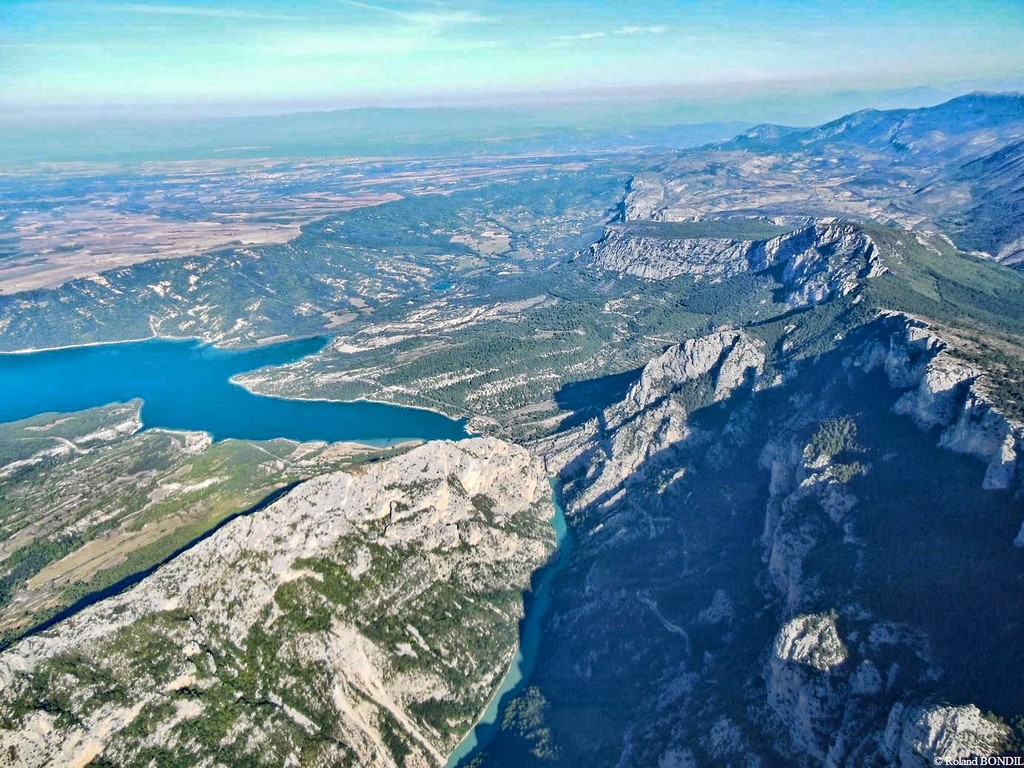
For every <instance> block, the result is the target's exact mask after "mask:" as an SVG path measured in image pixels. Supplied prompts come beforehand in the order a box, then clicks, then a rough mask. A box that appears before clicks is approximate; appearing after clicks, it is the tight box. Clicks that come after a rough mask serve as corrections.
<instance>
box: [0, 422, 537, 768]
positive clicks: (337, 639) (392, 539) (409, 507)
mask: <svg viewBox="0 0 1024 768" xmlns="http://www.w3.org/2000/svg"><path fill="white" fill-rule="evenodd" d="M552 513H553V507H552V505H551V500H550V487H549V485H548V481H547V477H546V475H545V473H544V470H543V467H542V465H541V463H540V462H539V460H536V459H534V458H532V457H531V455H530V454H529V453H528V452H527V451H526V450H525V449H523V448H520V447H518V446H514V445H511V444H509V443H505V442H502V441H500V440H496V439H492V438H479V439H472V440H466V441H462V442H459V443H451V442H436V443H428V444H426V445H423V446H421V447H419V448H416V449H413V450H411V451H409V452H408V453H405V454H402V455H400V456H397V457H394V458H391V459H389V460H387V461H380V462H376V463H369V464H366V465H363V466H361V467H358V468H357V469H355V470H353V471H346V472H335V473H331V474H328V475H324V476H321V477H317V478H315V479H313V480H310V481H308V482H306V483H304V484H303V485H301V486H299V487H298V488H296V489H295V490H293V491H292V492H291V493H289V494H288V495H286V496H285V497H283V498H282V499H280V500H278V501H277V502H275V503H274V504H272V505H270V506H269V507H267V508H265V509H263V510H260V511H258V512H256V513H254V514H252V515H251V516H248V517H243V518H239V519H236V520H234V521H232V522H231V523H229V524H228V525H226V526H225V527H224V528H222V529H221V530H220V531H218V532H217V533H215V534H214V535H212V536H211V537H210V538H208V539H206V540H205V541H203V542H201V543H199V544H197V545H196V546H195V547H193V548H192V549H190V550H188V551H187V552H185V553H183V554H182V555H180V556H179V557H177V558H176V559H175V560H173V561H172V562H171V563H169V564H168V565H166V566H164V567H162V568H160V569H159V570H158V571H157V572H156V573H154V574H153V575H152V576H150V577H148V578H146V579H144V580H143V581H142V582H140V583H139V584H138V585H137V586H136V587H134V588H133V589H131V590H129V591H128V592H125V593H123V594H121V595H119V596H117V597H113V598H110V599H107V600H104V601H102V602H99V603H97V604H95V605H93V606H91V607H89V608H87V609H85V610H83V611H81V612H80V613H78V614H76V615H75V616H73V617H72V618H70V619H68V620H66V621H64V622H61V623H60V624H58V625H56V626H55V627H54V628H53V629H51V630H48V631H47V632H44V633H42V634H40V635H36V636H33V637H29V638H27V639H25V640H23V641H21V642H20V643H19V644H17V645H16V646H15V647H14V648H12V649H11V650H9V651H7V652H5V653H3V654H2V655H0V715H3V714H6V713H9V712H10V711H11V708H12V707H13V706H14V705H15V704H16V703H17V702H18V701H19V697H20V696H21V695H22V694H24V692H25V691H26V685H30V684H32V683H33V682H34V683H35V684H37V685H43V688H44V690H54V691H56V692H57V693H55V694H54V695H57V694H59V690H60V687H61V684H60V679H61V678H59V677H58V678H53V677H49V678H48V677H46V676H45V675H43V670H46V669H50V668H52V666H53V664H54V663H57V662H61V663H62V664H64V665H65V666H64V667H62V668H66V669H68V671H69V674H71V675H80V674H82V673H81V671H80V670H81V669H82V668H83V667H82V665H83V664H84V665H85V666H86V667H88V668H89V669H91V670H93V671H94V672H95V671H96V670H99V671H100V672H101V673H102V675H109V676H112V677H113V679H114V680H116V681H118V683H117V685H118V686H120V687H119V688H118V691H119V693H118V699H119V701H118V702H117V703H116V704H115V703H113V702H111V703H110V704H102V705H100V706H98V707H94V706H93V705H92V704H90V703H89V701H88V700H89V698H90V696H93V697H94V699H93V700H94V702H95V701H96V698H95V697H96V696H97V695H100V694H102V691H103V688H102V686H101V688H100V689H98V691H99V694H96V692H94V691H93V690H92V689H91V687H90V684H89V683H88V682H86V679H85V678H83V679H82V680H81V681H79V682H77V683H75V684H74V685H72V686H70V689H71V690H72V691H77V693H76V695H77V696H84V697H85V699H84V700H83V701H82V702H81V703H80V704H74V703H73V704H72V705H71V706H72V709H73V714H77V715H78V717H77V719H78V722H75V721H74V719H73V720H72V721H71V722H70V723H69V722H65V721H61V720H58V719H55V717H54V716H53V714H51V713H50V712H47V711H42V710H33V709H31V708H30V709H29V711H28V713H27V714H26V715H24V717H20V716H19V717H18V718H16V720H15V722H18V723H19V726H18V727H15V728H8V729H6V730H4V729H0V751H2V753H3V754H5V755H7V754H8V750H13V752H11V753H10V754H17V755H18V761H19V764H22V765H28V766H43V765H53V764H62V765H64V764H75V763H76V761H77V762H80V763H84V762H85V760H86V758H87V757H88V756H89V755H96V754H99V753H100V752H102V751H105V750H108V749H109V750H112V754H120V755H121V758H122V759H123V760H126V761H127V762H129V763H130V762H131V761H132V759H133V758H132V755H133V754H134V753H133V752H132V751H131V750H132V749H133V748H135V749H137V748H138V747H139V746H140V745H139V743H138V737H134V738H132V739H126V740H125V741H124V742H119V741H118V734H119V732H121V731H122V730H123V729H124V728H126V727H128V726H129V725H131V724H132V723H133V722H135V720H136V719H137V718H138V717H139V716H140V713H142V712H143V711H146V712H150V713H151V712H153V711H154V709H153V708H154V707H160V706H162V705H163V706H166V704H168V703H172V700H174V699H175V697H176V696H180V695H182V694H180V693H179V692H180V691H182V690H183V689H191V690H199V691H209V692H211V693H209V694H204V695H202V696H201V697H200V699H199V700H200V701H206V700H207V699H206V698H205V696H206V695H210V696H213V694H216V693H217V692H219V691H231V690H237V691H238V695H244V696H245V697H248V696H253V695H257V696H259V697H261V698H265V699H268V700H271V701H277V702H279V703H278V704H277V705H276V706H277V707H278V713H277V714H275V715H274V716H273V717H272V718H271V719H270V720H268V721H267V723H269V724H264V725H262V726H259V727H257V726H256V725H254V724H250V725H249V726H245V725H244V724H243V723H241V722H239V723H238V724H237V725H238V729H239V730H238V734H239V738H240V739H241V741H239V742H237V744H232V745H229V746H230V748H237V749H239V750H240V751H239V755H241V754H244V753H245V751H247V750H249V749H251V748H259V747H258V746H257V747H253V745H258V744H259V743H260V739H265V740H266V741H267V744H266V745H265V746H264V747H263V749H271V748H273V749H283V750H284V752H283V753H281V754H280V759H281V764H286V763H289V762H290V763H292V764H298V763H299V762H301V760H299V758H298V756H297V753H296V754H295V755H290V754H289V753H288V751H287V749H288V748H287V747H285V746H281V745H282V744H288V743H291V741H293V740H294V737H293V736H290V735H289V734H292V733H293V731H294V729H296V728H298V729H299V731H304V732H307V733H310V734H312V735H319V730H320V729H321V728H322V727H324V726H323V725H321V724H322V723H323V722H324V720H323V718H322V715H323V713H324V712H325V711H328V712H330V710H331V708H332V706H333V710H334V711H333V712H330V717H329V718H328V720H329V721H330V722H331V723H332V727H334V729H335V732H334V733H333V734H324V736H325V738H324V739H323V744H324V745H326V746H322V749H323V750H324V751H322V752H321V753H319V754H320V757H321V758H324V759H329V760H336V761H340V760H342V759H343V758H344V757H345V756H346V755H348V756H349V757H350V758H353V759H355V761H356V762H357V763H359V764H364V765H368V764H374V765H394V764H396V760H397V757H396V756H395V755H394V753H393V751H392V748H391V746H389V745H390V744H393V743H394V738H398V737H397V736H395V737H392V736H391V735H389V734H401V741H402V743H404V744H405V748H406V749H407V750H408V751H409V754H410V757H409V760H410V761H411V762H407V764H410V765H412V764H415V765H436V764H442V763H443V762H444V760H445V758H446V755H447V752H448V751H449V750H450V749H451V748H453V747H454V745H455V744H456V743H457V742H458V740H460V739H461V736H462V735H463V733H464V732H465V730H467V729H468V727H469V725H470V722H469V721H468V720H467V721H466V722H465V723H464V725H463V726H462V727H461V728H460V727H455V728H453V729H451V730H445V731H444V732H441V731H438V730H436V729H435V727H434V726H433V725H431V724H430V722H428V721H426V720H424V719H423V717H422V716H420V715H418V714H417V713H418V712H419V710H417V707H421V706H423V705H424V704H425V703H428V702H430V701H442V700H444V701H461V702H462V703H463V705H464V706H469V707H470V708H471V709H474V708H476V709H482V708H483V706H484V705H485V703H486V699H487V697H488V696H489V693H490V691H491V690H493V687H494V686H495V685H496V683H497V681H498V680H499V679H500V676H501V675H502V674H503V672H504V669H503V667H501V666H500V663H494V662H495V661H496V662H500V661H501V660H502V659H504V660H505V661H507V659H508V658H510V657H511V654H512V653H513V651H514V647H513V646H514V638H515V624H516V621H517V620H518V618H519V616H520V615H521V611H522V604H521V599H520V598H519V595H518V593H519V592H520V591H521V590H522V589H524V588H525V587H527V586H528V584H529V578H530V574H531V573H532V571H534V570H535V569H536V568H538V567H539V566H540V565H541V564H542V563H543V562H544V560H545V558H546V557H547V555H548V554H549V553H550V551H551V549H552V545H553V533H552V531H551V528H550V525H549V523H548V521H549V519H550V517H551V515H552ZM317 564H319V565H317ZM396 564H400V565H399V566H398V567H397V568H396ZM335 567H337V568H338V569H339V570H340V571H341V573H340V574H339V575H332V574H334V573H335V572H336V571H335V570H333V569H334V568H335ZM318 568H319V569H320V570H317V569H318ZM323 569H327V570H323ZM327 578H331V579H334V580H335V581H334V582H332V583H336V584H338V585H339V586H338V587H336V588H335V589H343V590H345V593H346V594H349V595H351V597H350V598H348V600H351V601H356V602H354V603H352V604H348V603H347V602H346V600H345V599H342V600H341V601H340V602H326V603H325V602H324V600H325V598H326V597H327V596H329V595H332V594H334V593H332V592H329V591H328V592H323V593H322V596H319V595H321V593H320V592H318V586H319V585H320V584H324V583H325V579H327ZM339 579H340V581H338V580H339ZM437 590H440V591H439V592H438V591H437ZM509 590H511V592H510V593H509V595H508V597H509V599H508V600H506V601H503V602H500V603H497V604H494V605H493V607H491V606H489V604H488V603H487V602H486V601H487V600H488V599H489V598H488V595H492V594H494V593H495V592H499V593H501V592H504V591H509ZM436 595H440V597H436ZM438 600H440V602H438ZM290 606H291V607H290ZM476 606H486V607H481V608H480V609H479V610H476V609H475V607H476ZM368 611H375V612H377V613H379V614H380V615H381V616H383V617H393V618H394V624H395V628H394V630H393V632H396V633H398V634H397V635H396V637H395V638H394V639H389V638H386V637H385V636H384V635H381V634H380V632H381V630H380V629H379V628H378V627H374V626H369V627H364V626H363V625H362V624H361V623H360V621H361V619H363V615H362V614H363V613H364V612H368ZM437 611H446V612H448V613H449V614H450V618H446V619H445V620H444V621H442V622H440V623H439V622H438V621H437V620H434V619H429V618H428V615H429V616H433V615H436V613H437ZM305 612H311V616H312V617H317V616H319V617H321V618H319V619H318V620H317V621H316V622H315V623H313V624H312V625H310V626H306V625H304V624H303V623H302V616H303V615H305ZM375 615H376V614H375ZM481 617H483V618H481ZM496 617H501V618H496ZM296 622H298V623H296ZM481 622H482V623H481ZM403 627H404V629H403ZM499 627H500V630H499ZM254 629H255V630H257V631H258V633H257V635H255V636H254V635H253V634H252V633H253V631H254ZM370 630H373V631H370ZM496 631H497V634H496V635H495V636H494V637H493V638H490V639H489V638H488V634H489V633H492V632H496ZM464 632H470V633H471V634H472V635H473V636H474V637H475V639H476V640H477V641H489V642H493V643H496V644H497V645H496V646H495V649H494V650H495V658H494V661H492V662H491V664H489V665H482V664H480V663H479V662H480V660H479V659H478V658H476V657H474V656H473V652H472V651H471V650H470V649H469V645H468V643H467V639H466V638H465V637H462V635H461V633H464ZM254 637H255V638H256V639H257V640H260V638H263V640H261V642H264V643H265V642H267V640H266V638H268V637H269V638H270V639H271V641H272V642H273V643H279V644H280V650H279V651H275V652H274V655H275V656H276V657H277V658H279V659H280V660H281V663H283V664H284V665H285V669H286V670H288V669H290V670H292V671H291V672H287V671H284V672H281V673H279V674H280V675H281V677H279V678H268V679H267V680H264V677H262V676H263V675H265V674H266V668H267V664H269V663H270V659H268V658H263V657H260V656H258V655H253V654H256V651H254V650H253V646H252V643H253V642H255V641H254V640H253V638H254ZM127 638H137V639H133V640H129V639H127ZM382 638H383V639H382ZM398 641H401V642H398ZM152 643H156V646H151V644H152ZM166 643H170V644H171V646H172V647H173V646H175V645H176V646H178V649H179V650H178V652H176V653H173V654H172V655H171V657H170V660H169V661H168V660H163V661H161V662H156V663H153V664H149V665H147V666H146V668H144V669H142V670H138V669H135V668H134V667H133V666H132V665H133V664H135V663H137V661H138V659H139V658H140V654H146V653H150V652H154V653H155V652H156V651H153V650H152V648H153V647H155V648H156V649H158V650H159V653H161V654H163V653H164V651H163V650H160V649H163V648H165V644H166ZM126 646H127V647H126ZM271 647H276V646H271ZM403 647H404V648H407V649H409V650H412V649H415V650H414V651H413V655H412V657H411V658H413V659H415V661H416V663H415V664H411V663H410V662H409V660H408V659H409V658H410V657H409V653H408V650H405V651H403ZM211 654H212V655H211ZM160 658H161V659H165V657H164V656H160ZM214 658H216V662H214ZM68 659H72V660H77V661H74V662H73V663H72V662H69V661H67V660H68ZM62 660H63V661H62ZM449 665H452V666H454V668H457V669H460V670H464V671H465V672H467V673H469V674H471V676H472V678H473V679H472V680H471V681H468V682H466V681H464V682H463V683H462V684H461V685H458V686H455V685H453V684H452V683H451V682H449V680H448V678H447V677H446V674H445V673H446V670H447V669H448V666H449ZM304 669H305V670H312V671H311V672H308V674H309V675H312V678H311V679H312V680H313V681H315V684H313V683H301V682H299V681H300V680H301V679H302V678H301V677H297V678H296V679H295V680H293V679H292V675H296V676H297V675H299V674H300V672H301V671H302V670H304ZM252 675H255V676H256V677H255V680H256V681H257V682H255V683H250V684H249V685H255V686H256V688H255V689H250V688H238V686H239V685H241V684H240V683H239V682H237V681H239V680H241V679H243V676H246V677H245V679H249V676H252ZM68 679H69V680H73V678H68ZM41 680H49V681H50V682H46V683H40V682H39V681H41ZM295 686H298V688H296V687H295ZM304 686H308V688H305V687H304ZM297 691H299V692H301V693H297ZM324 697H325V698H324ZM29 700H30V701H32V700H33V699H29ZM211 700H214V701H221V702H223V701H227V702H229V703H230V702H231V701H233V700H235V699H234V698H233V694H231V693H226V694H225V695H224V696H223V697H222V698H214V699H211ZM19 706H21V705H19ZM306 707H308V708H306ZM303 708H306V711H305V712H303V711H302V710H303ZM250 709H251V708H250ZM189 713H191V714H189ZM186 714H188V715H189V717H192V716H195V717H202V716H203V715H201V714H199V713H197V712H195V711H194V708H193V709H188V710H187V712H186ZM147 716H148V715H147ZM183 717H184V715H183ZM161 727H162V728H163V729H164V731H166V732H167V734H169V735H167V736H166V741H165V742H164V743H163V744H162V746H164V747H166V748H169V749H171V750H172V751H177V752H178V753H181V754H185V753H189V752H191V751H192V750H193V749H196V750H200V746H201V745H198V746H197V745H196V744H194V743H193V741H192V737H191V736H190V731H189V730H188V728H187V723H186V724H185V725H184V726H182V728H181V729H179V730H175V726H174V724H173V723H169V722H166V721H165V722H162V723H161ZM190 745H191V746H190ZM197 754H200V755H201V754H202V752H201V750H200V751H199V752H198V753H197ZM268 754H277V753H275V752H270V753H268Z"/></svg>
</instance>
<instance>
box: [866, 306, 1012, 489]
mask: <svg viewBox="0 0 1024 768" xmlns="http://www.w3.org/2000/svg"><path fill="white" fill-rule="evenodd" d="M894 319H895V320H896V321H897V322H898V323H900V324H902V326H903V327H902V328H901V329H898V330H897V331H896V332H895V333H894V334H893V336H892V338H891V341H890V344H889V346H888V348H882V347H880V346H878V345H876V346H874V347H873V348H872V349H870V350H869V351H868V352H867V353H866V354H865V356H864V357H863V358H862V360H861V364H863V365H864V366H865V367H866V368H868V369H869V370H870V369H871V368H873V367H876V366H879V365H881V366H883V367H884V370H885V373H886V376H887V377H888V379H889V383H890V385H891V386H893V387H894V388H896V389H898V390H905V392H904V393H903V395H901V397H900V398H899V400H897V401H896V405H895V406H894V410H895V411H896V412H897V413H901V414H905V415H907V416H910V417H911V418H912V419H913V420H914V422H915V423H916V424H917V425H918V426H919V427H921V428H922V429H925V430H931V429H935V430H938V431H939V445H940V446H942V447H943V448H947V449H949V450H951V451H955V452H957V453H963V454H967V455H970V456H974V457H975V458H977V459H980V460H981V461H983V462H985V463H986V464H987V468H986V471H985V477H984V480H983V487H984V488H985V489H987V490H997V489H999V490H1006V489H1010V488H1013V487H1014V484H1015V483H1017V482H1018V481H1024V472H1022V471H1021V466H1022V464H1024V459H1022V457H1024V425H1022V424H1015V423H1012V422H1011V421H1010V420H1009V419H1007V418H1006V416H1005V415H1004V414H1003V413H1002V412H1001V411H1000V410H999V409H998V407H997V406H996V404H995V403H994V402H993V401H992V398H991V397H990V396H989V395H988V394H987V393H986V392H985V390H984V387H983V386H982V381H981V379H982V371H981V370H979V369H978V368H976V367H974V366H973V365H969V364H968V363H965V362H964V361H963V360H961V359H959V358H957V357H956V353H955V350H953V349H952V348H951V347H950V345H949V344H947V343H946V342H945V341H944V340H943V339H941V338H940V337H938V336H936V335H934V334H933V333H932V332H931V330H930V329H929V328H928V326H927V325H925V324H924V323H922V322H920V321H918V320H913V319H910V318H907V317H905V316H902V315H894Z"/></svg>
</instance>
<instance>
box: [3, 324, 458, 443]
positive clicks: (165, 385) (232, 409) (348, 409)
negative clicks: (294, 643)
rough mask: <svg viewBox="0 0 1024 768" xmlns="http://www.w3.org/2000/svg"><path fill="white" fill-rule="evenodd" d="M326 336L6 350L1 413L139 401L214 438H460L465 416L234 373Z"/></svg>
mask: <svg viewBox="0 0 1024 768" xmlns="http://www.w3.org/2000/svg"><path fill="white" fill-rule="evenodd" d="M324 343H325V340H324V339H302V340H299V341H289V342H285V343H282V344H275V345H271V346H266V347H258V348H255V349H245V350H225V349H217V348H215V347H212V346H209V345H206V344H202V343H200V342H198V341H171V340H164V339H153V340H149V341H139V342H127V343H122V344H103V345H97V346H89V347H73V348H69V349H57V350H45V351H40V352H30V353H25V354H0V422H6V421H15V420H17V419H24V418H27V417H29V416H35V415H37V414H40V413H49V412H68V411H80V410H83V409H86V408H93V407H96V406H99V405H106V404H108V403H115V402H125V401H128V400H132V399H135V398H141V399H142V400H143V406H142V422H143V425H144V426H145V427H146V428H152V427H162V428H165V429H187V430H202V431H205V432H209V433H210V434H211V435H213V438H214V439H215V440H223V439H227V438H239V439H247V440H269V439H273V438H279V437H283V438H288V439H290V440H298V441H306V440H326V441H330V442H337V441H343V440H355V441H359V442H366V443H371V444H380V443H387V442H392V441H396V440H401V439H409V438H416V439H421V440H440V439H452V440H458V439H461V438H464V437H466V436H467V432H466V429H465V423H464V422H461V421H454V420H452V419H449V418H447V417H445V416H442V415H441V414H438V413H434V412H432V411H426V410H420V409H416V408H403V407H399V406H393V405H384V404H381V403H368V402H328V401H314V400H290V399H283V398H276V397H263V396H260V395H254V394H252V393H251V392H249V391H248V390H246V389H245V388H243V387H241V386H239V385H237V384H233V383H232V382H231V381H230V379H231V377H232V376H234V375H236V374H239V373H244V372H247V371H253V370H256V369H258V368H262V367H265V366H274V365H283V364H285V363H289V362H292V361H294V360H298V359H300V358H302V357H305V356H306V355H310V354H313V353H315V352H317V351H318V350H319V349H321V348H322V347H323V345H324Z"/></svg>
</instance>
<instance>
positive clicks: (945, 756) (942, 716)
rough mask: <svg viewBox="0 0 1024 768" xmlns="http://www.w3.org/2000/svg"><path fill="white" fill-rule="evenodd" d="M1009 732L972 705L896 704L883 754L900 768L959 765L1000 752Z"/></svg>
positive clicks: (887, 729)
mask: <svg viewBox="0 0 1024 768" xmlns="http://www.w3.org/2000/svg"><path fill="white" fill-rule="evenodd" d="M1008 735H1009V729H1008V728H1007V727H1006V726H1004V725H1000V724H998V723H994V722H992V721H991V720H986V719H985V718H984V717H983V716H982V714H981V711H980V710H979V709H978V708H977V707H975V706H973V705H972V706H966V707H949V706H917V707H912V706H907V705H905V704H897V705H896V706H894V707H893V708H892V711H891V712H890V714H889V722H888V725H887V726H886V729H885V741H884V745H885V746H884V754H885V757H886V758H887V759H888V760H889V761H890V763H891V764H893V765H898V766H900V767H901V768H925V766H931V765H956V764H957V763H958V761H968V760H971V759H972V758H978V757H989V756H991V755H995V754H998V753H999V752H1000V750H1001V748H1002V745H1003V743H1004V742H1005V740H1006V737H1007V736H1008ZM964 764H969V763H966V762H965V763H964Z"/></svg>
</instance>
